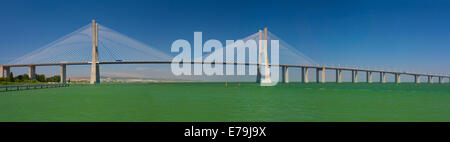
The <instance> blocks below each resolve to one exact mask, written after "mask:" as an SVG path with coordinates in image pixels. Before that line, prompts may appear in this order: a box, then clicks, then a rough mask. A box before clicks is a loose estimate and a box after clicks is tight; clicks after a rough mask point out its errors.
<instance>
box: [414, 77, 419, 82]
mask: <svg viewBox="0 0 450 142" xmlns="http://www.w3.org/2000/svg"><path fill="white" fill-rule="evenodd" d="M414 83H420V76H419V75H414Z"/></svg>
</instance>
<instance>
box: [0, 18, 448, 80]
mask: <svg viewBox="0 0 450 142" xmlns="http://www.w3.org/2000/svg"><path fill="white" fill-rule="evenodd" d="M264 35H265V40H271V39H279V38H278V37H277V36H275V35H273V34H272V33H270V32H267V29H266V30H265V33H264ZM258 37H259V38H258ZM251 39H253V40H255V41H257V40H261V32H259V33H255V34H253V35H250V36H248V37H245V38H243V39H242V40H244V41H245V40H251ZM279 52H280V64H261V62H235V61H225V62H184V63H189V64H216V65H217V64H234V65H246V66H258V67H260V66H278V67H280V68H281V77H282V78H281V79H282V81H283V82H286V83H287V82H289V70H290V69H292V68H300V69H301V82H304V83H308V82H310V71H311V70H312V71H315V72H316V73H315V75H316V76H315V82H322V83H325V82H326V80H325V78H326V77H325V76H326V75H325V72H326V71H327V70H333V71H335V72H336V75H335V81H336V82H338V83H341V82H342V80H343V79H342V77H343V73H342V71H350V72H351V73H352V74H351V78H352V82H354V83H357V82H358V73H361V72H363V73H366V75H365V77H366V82H368V83H372V82H373V81H374V80H377V79H374V78H373V74H375V73H377V74H379V82H382V83H385V82H386V74H392V75H394V76H395V78H394V79H395V82H396V83H400V82H401V76H403V75H408V76H413V77H414V81H415V82H416V83H420V80H421V79H420V78H421V77H427V79H428V83H433V78H438V80H439V83H444V79H449V82H450V77H449V76H448V75H438V74H424V73H413V72H398V71H390V70H377V69H361V68H348V67H334V66H320V65H317V63H315V62H314V61H313V60H312V59H310V58H309V57H307V56H305V55H304V54H302V53H301V52H299V51H297V50H296V49H295V48H293V47H291V46H290V45H289V44H287V43H285V42H284V41H282V40H280V51H279ZM171 59H172V56H170V55H168V54H166V53H163V52H161V51H158V50H157V49H154V48H152V47H149V46H147V45H145V44H142V43H140V42H138V41H136V40H134V39H131V38H129V37H127V36H125V35H122V34H120V33H118V32H116V31H114V30H112V29H110V28H107V27H105V26H102V25H100V24H98V23H96V22H95V21H92V23H91V24H88V25H86V26H84V27H82V28H80V29H78V30H76V31H74V32H72V33H70V34H68V35H66V36H64V37H62V38H60V39H58V40H56V41H54V42H52V43H50V44H48V45H46V46H44V47H42V48H39V49H37V50H35V51H33V52H31V53H29V54H27V55H25V56H23V57H20V58H18V59H15V60H13V61H11V62H9V63H8V64H5V65H0V71H1V72H0V77H9V76H10V72H11V68H13V67H28V75H29V77H30V78H31V79H34V78H35V76H36V67H37V66H60V76H61V83H66V79H67V75H66V72H67V71H66V68H67V66H73V65H91V74H90V83H91V84H96V83H100V73H101V72H100V65H106V64H171V63H172V61H171ZM256 80H257V81H260V80H261V75H259V72H258V75H257V78H256Z"/></svg>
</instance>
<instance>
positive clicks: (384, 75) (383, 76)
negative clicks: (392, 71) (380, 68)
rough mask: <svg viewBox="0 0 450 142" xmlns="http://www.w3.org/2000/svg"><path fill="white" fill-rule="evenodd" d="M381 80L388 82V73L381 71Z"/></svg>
mask: <svg viewBox="0 0 450 142" xmlns="http://www.w3.org/2000/svg"><path fill="white" fill-rule="evenodd" d="M381 80H382V81H381V82H382V83H386V73H385V72H383V73H381Z"/></svg>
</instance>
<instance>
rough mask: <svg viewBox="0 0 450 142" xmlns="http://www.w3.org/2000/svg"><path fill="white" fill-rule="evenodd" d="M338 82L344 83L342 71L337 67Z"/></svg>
mask: <svg viewBox="0 0 450 142" xmlns="http://www.w3.org/2000/svg"><path fill="white" fill-rule="evenodd" d="M336 83H342V71H341V70H340V69H336Z"/></svg>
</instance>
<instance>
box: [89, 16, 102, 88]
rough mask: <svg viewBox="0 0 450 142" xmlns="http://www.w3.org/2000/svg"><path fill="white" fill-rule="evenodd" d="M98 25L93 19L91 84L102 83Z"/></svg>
mask: <svg viewBox="0 0 450 142" xmlns="http://www.w3.org/2000/svg"><path fill="white" fill-rule="evenodd" d="M97 28H98V26H97V23H95V20H92V63H91V81H90V83H91V84H98V83H100V69H99V68H100V66H99V60H98V29H97Z"/></svg>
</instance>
